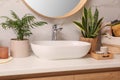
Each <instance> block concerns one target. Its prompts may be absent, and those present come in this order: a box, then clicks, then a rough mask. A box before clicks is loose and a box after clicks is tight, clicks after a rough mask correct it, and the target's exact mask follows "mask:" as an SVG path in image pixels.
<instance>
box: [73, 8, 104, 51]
mask: <svg viewBox="0 0 120 80" xmlns="http://www.w3.org/2000/svg"><path fill="white" fill-rule="evenodd" d="M102 20H103V18H100V19H99V11H98V9H97V8H96V10H95V12H94V14H93V13H92V10H91V8H89V9H86V8H84V13H83V15H82V20H81V21H73V23H74V24H76V25H77V27H78V28H79V29H80V30H81V33H82V37H80V40H81V41H86V42H90V43H91V50H90V52H94V51H95V49H96V43H97V38H98V34H99V31H100V30H101V25H102Z"/></svg>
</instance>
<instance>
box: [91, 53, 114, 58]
mask: <svg viewBox="0 0 120 80" xmlns="http://www.w3.org/2000/svg"><path fill="white" fill-rule="evenodd" d="M91 57H92V58H94V59H97V60H106V59H112V58H113V54H112V53H109V52H108V53H107V54H96V53H95V52H92V53H91Z"/></svg>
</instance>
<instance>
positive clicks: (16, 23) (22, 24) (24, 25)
mask: <svg viewBox="0 0 120 80" xmlns="http://www.w3.org/2000/svg"><path fill="white" fill-rule="evenodd" d="M11 15H12V18H9V17H7V16H1V18H5V21H4V22H2V23H1V26H2V27H3V28H4V29H8V28H10V29H13V30H14V31H15V32H16V35H17V40H24V37H29V36H30V35H31V34H32V32H31V30H30V29H31V28H34V27H39V26H42V25H44V24H47V23H46V22H44V21H35V19H36V18H35V17H34V16H33V15H31V14H25V15H24V16H23V17H22V18H20V17H18V15H17V14H16V13H15V12H14V11H11Z"/></svg>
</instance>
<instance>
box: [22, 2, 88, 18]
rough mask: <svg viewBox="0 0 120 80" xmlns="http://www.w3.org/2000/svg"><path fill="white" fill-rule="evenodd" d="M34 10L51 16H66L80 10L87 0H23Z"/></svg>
mask: <svg viewBox="0 0 120 80" xmlns="http://www.w3.org/2000/svg"><path fill="white" fill-rule="evenodd" d="M23 1H24V2H25V4H26V5H27V6H28V7H29V8H30V9H32V10H33V11H34V12H36V13H38V14H40V15H43V16H45V17H51V18H64V17H68V16H71V15H73V14H74V13H76V12H77V11H79V10H80V9H81V8H82V7H83V6H84V4H85V3H86V2H87V0H23Z"/></svg>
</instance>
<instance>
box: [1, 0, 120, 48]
mask: <svg viewBox="0 0 120 80" xmlns="http://www.w3.org/2000/svg"><path fill="white" fill-rule="evenodd" d="M119 4H120V0H88V2H87V4H86V7H92V9H93V10H94V8H96V7H97V8H98V9H99V11H100V17H104V21H105V22H108V21H111V20H114V19H119V18H120V5H119ZM10 10H13V11H15V12H16V13H17V14H19V16H23V15H24V14H25V13H30V14H33V15H34V16H35V17H37V19H38V20H43V21H47V22H48V23H49V24H48V25H45V26H42V27H39V28H35V29H32V32H33V35H31V37H30V38H29V39H30V41H33V40H51V27H52V25H53V24H59V26H61V27H63V30H62V31H61V33H60V35H62V39H64V40H79V37H80V31H79V30H78V29H77V28H76V27H75V25H74V24H73V23H72V21H73V20H79V19H80V17H81V12H82V10H81V11H79V12H78V13H76V14H74V15H72V16H71V17H68V18H65V19H48V18H44V17H42V16H39V15H36V14H35V13H33V12H32V11H31V10H29V9H28V8H27V7H26V6H25V5H24V3H23V2H22V0H0V16H10ZM0 22H2V20H1V19H0ZM14 37H16V35H15V34H14V32H13V31H12V30H11V29H7V30H4V29H2V28H1V27H0V45H2V46H9V43H10V39H11V38H14Z"/></svg>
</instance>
